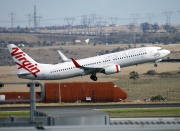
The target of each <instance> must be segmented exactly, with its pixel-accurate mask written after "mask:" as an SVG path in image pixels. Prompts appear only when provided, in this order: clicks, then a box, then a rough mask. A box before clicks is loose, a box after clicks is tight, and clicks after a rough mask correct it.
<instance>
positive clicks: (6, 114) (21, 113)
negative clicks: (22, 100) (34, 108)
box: [0, 111, 30, 118]
mask: <svg viewBox="0 0 180 131" xmlns="http://www.w3.org/2000/svg"><path fill="white" fill-rule="evenodd" d="M9 116H17V117H20V116H22V117H24V116H30V112H29V111H10V112H8V111H2V112H0V118H1V117H9Z"/></svg>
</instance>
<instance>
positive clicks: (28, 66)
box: [7, 44, 40, 77]
mask: <svg viewBox="0 0 180 131" xmlns="http://www.w3.org/2000/svg"><path fill="white" fill-rule="evenodd" d="M7 47H8V49H9V52H10V54H11V56H12V58H13V60H14V62H15V64H16V65H17V67H18V71H19V74H28V73H29V74H33V75H34V76H35V77H37V73H38V72H40V69H39V68H38V64H39V63H37V62H36V61H35V60H33V59H32V58H31V57H30V56H28V55H27V54H26V53H25V52H23V51H22V50H21V49H20V48H18V47H17V46H15V45H14V44H9V45H7Z"/></svg>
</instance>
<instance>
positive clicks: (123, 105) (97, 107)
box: [0, 103, 180, 111]
mask: <svg viewBox="0 0 180 131" xmlns="http://www.w3.org/2000/svg"><path fill="white" fill-rule="evenodd" d="M163 107H164V108H165V107H180V103H155V104H107V105H72V106H71V105H70V106H62V105H61V106H37V107H36V109H37V110H38V109H111V108H114V109H115V108H163ZM29 108H30V107H18V106H17V107H1V108H0V111H21V110H29Z"/></svg>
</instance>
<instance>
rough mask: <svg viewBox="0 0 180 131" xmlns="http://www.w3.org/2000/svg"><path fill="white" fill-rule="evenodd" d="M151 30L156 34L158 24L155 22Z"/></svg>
mask: <svg viewBox="0 0 180 131" xmlns="http://www.w3.org/2000/svg"><path fill="white" fill-rule="evenodd" d="M152 28H153V30H154V31H155V32H157V30H159V28H160V27H159V24H158V23H157V22H155V23H154V25H152Z"/></svg>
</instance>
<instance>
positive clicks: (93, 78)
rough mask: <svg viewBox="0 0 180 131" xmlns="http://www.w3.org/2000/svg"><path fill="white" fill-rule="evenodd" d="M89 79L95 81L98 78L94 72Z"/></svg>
mask: <svg viewBox="0 0 180 131" xmlns="http://www.w3.org/2000/svg"><path fill="white" fill-rule="evenodd" d="M90 79H91V80H93V81H97V79H98V78H97V77H96V75H95V74H92V75H91V76H90Z"/></svg>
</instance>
